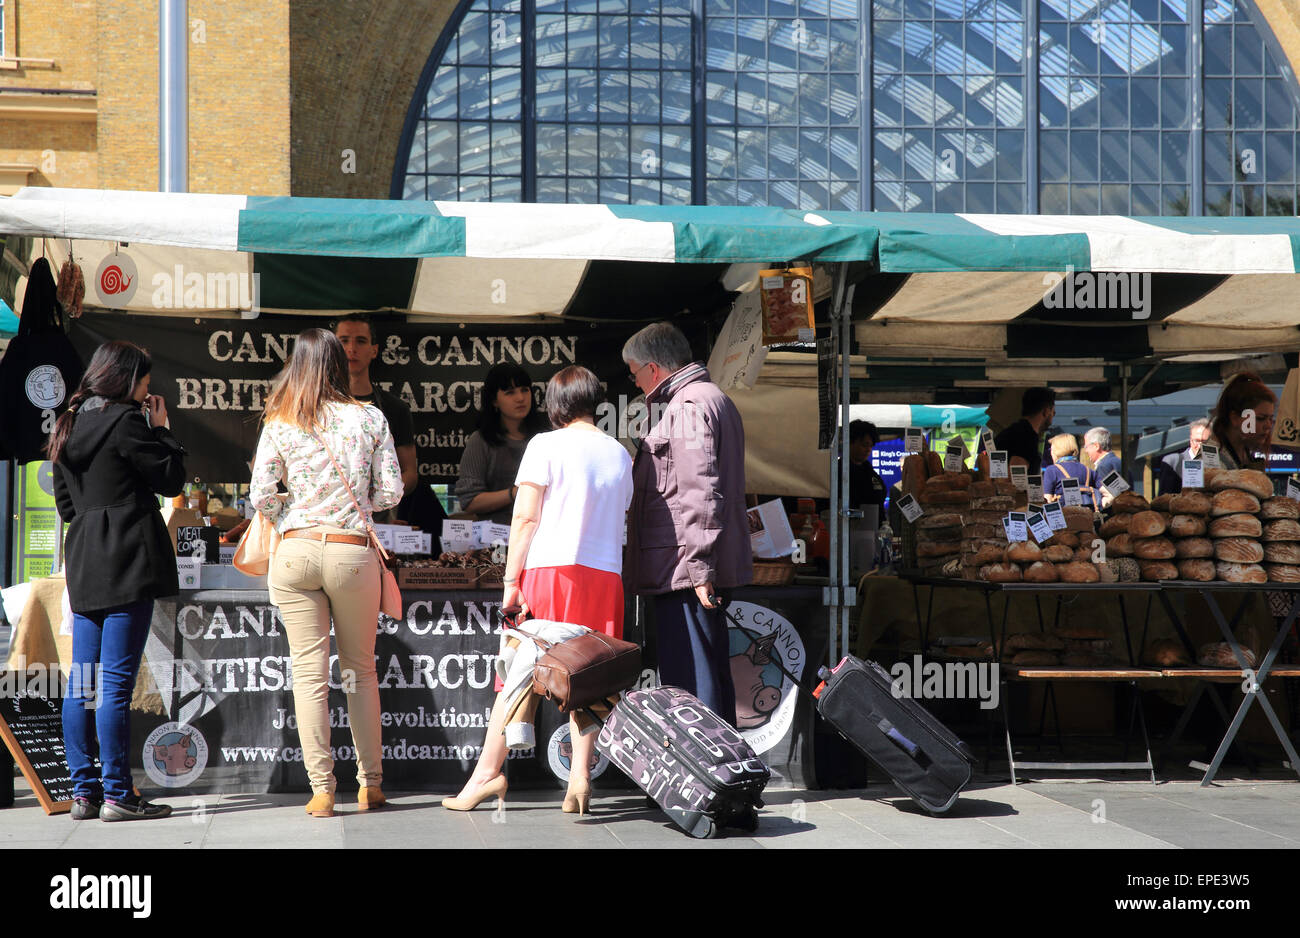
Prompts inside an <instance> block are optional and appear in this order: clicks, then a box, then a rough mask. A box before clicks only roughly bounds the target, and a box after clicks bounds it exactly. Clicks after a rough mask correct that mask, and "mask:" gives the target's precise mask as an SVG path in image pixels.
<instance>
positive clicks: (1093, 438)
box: [1083, 427, 1110, 452]
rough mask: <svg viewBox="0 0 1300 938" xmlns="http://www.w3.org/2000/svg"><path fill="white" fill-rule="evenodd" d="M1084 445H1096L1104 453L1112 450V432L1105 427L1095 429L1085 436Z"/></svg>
mask: <svg viewBox="0 0 1300 938" xmlns="http://www.w3.org/2000/svg"><path fill="white" fill-rule="evenodd" d="M1083 442H1084V444H1085V445H1086V444H1088V443H1096V444H1097V445H1098V446H1100V447H1101V448H1102V449H1103V450H1104V451H1107V452H1108V451H1109V450H1110V431H1109V430H1107V429H1106V428H1105V427H1093V428H1092V429H1091V430H1089V431H1088V432H1087V433H1085V434H1084V435H1083Z"/></svg>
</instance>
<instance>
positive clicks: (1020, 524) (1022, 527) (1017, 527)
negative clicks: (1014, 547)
mask: <svg viewBox="0 0 1300 938" xmlns="http://www.w3.org/2000/svg"><path fill="white" fill-rule="evenodd" d="M1002 526H1003V527H1004V528H1005V529H1006V532H1007V540H1008V541H1010V542H1011V543H1013V544H1014V543H1015V542H1016V541H1027V540H1029V525H1028V523H1027V520H1026V517H1025V513H1024V512H1023V511H1012V512H1008V514H1007V516H1006V517H1005V518H1003V519H1002Z"/></svg>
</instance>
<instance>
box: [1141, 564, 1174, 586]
mask: <svg viewBox="0 0 1300 938" xmlns="http://www.w3.org/2000/svg"><path fill="white" fill-rule="evenodd" d="M1138 569H1140V570H1141V571H1142V579H1144V580H1146V581H1148V582H1154V581H1156V580H1176V579H1178V568H1177V567H1175V566H1174V565H1173V564H1171V563H1170V562H1169V561H1167V560H1139V561H1138Z"/></svg>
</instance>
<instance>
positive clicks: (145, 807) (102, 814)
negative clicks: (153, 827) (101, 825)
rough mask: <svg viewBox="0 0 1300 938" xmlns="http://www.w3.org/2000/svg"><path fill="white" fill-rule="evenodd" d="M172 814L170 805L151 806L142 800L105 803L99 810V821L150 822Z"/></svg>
mask: <svg viewBox="0 0 1300 938" xmlns="http://www.w3.org/2000/svg"><path fill="white" fill-rule="evenodd" d="M171 813H172V809H171V805H166V804H151V803H150V802H148V801H145V800H144V799H143V798H141V799H139V800H138V801H135V802H129V801H117V802H113V801H105V802H104V806H103V807H102V808H100V809H99V819H100V820H101V821H150V820H153V819H154V818H163V817H167V816H168V815H169V814H171Z"/></svg>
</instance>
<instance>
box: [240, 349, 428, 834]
mask: <svg viewBox="0 0 1300 938" xmlns="http://www.w3.org/2000/svg"><path fill="white" fill-rule="evenodd" d="M263 420H264V421H265V423H264V425H263V428H262V435H261V437H260V438H259V439H258V441H257V456H256V458H255V460H254V463H253V477H252V480H251V481H250V482H249V487H248V497H249V501H250V502H252V504H253V505H254V507H256V508H257V510H258V511H260V512H261V513H262V514H264V515H265V516H266V517H267V518H268V519H269V520H270V521H271V522H273V523H274V524H275V528H276V530H277V531H279V532H280V535H281V536H282V537H283V538H284V540H282V541H281V542H280V546H279V547H278V548H277V549H276V551H275V556H274V557H273V558H272V559H271V568H270V571H269V572H268V575H267V585H268V587H269V589H270V593H271V602H273V603H275V605H276V606H277V607H279V609H280V617H281V618H282V619H283V620H284V631H285V634H286V635H287V636H288V639H289V653H290V655H291V656H292V664H293V707H294V714H295V715H296V717H297V719H298V737H299V739H300V740H301V741H302V750H303V751H302V755H303V765H304V766H305V767H306V769H307V779H308V781H309V782H310V783H311V789H312V798H311V801H309V802H308V803H307V813H308V814H310V815H311V816H312V817H333V816H334V783H335V780H334V759H333V757H332V756H331V754H330V721H329V676H330V622H331V620H332V621H333V623H334V637H335V641H336V643H337V645H338V660H339V673H340V674H344V675H350V676H351V678H352V679H351V680H350V681H344V683H343V690H344V693H345V694H346V695H347V702H348V720H349V723H350V725H351V728H352V740H353V742H354V743H355V745H356V751H357V784H358V785H360V786H361V789H360V791H359V792H357V807H358V809H359V810H362V811H366V810H370V809H372V808H381V807H383V806H384V804H385V799H384V793H383V790H382V788H381V783H382V781H383V764H382V750H381V748H380V731H379V719H380V710H379V682H378V679H377V677H376V675H375V626H376V623H377V622H378V620H379V597H380V589H381V585H380V569H379V563H380V561H379V555H378V554H377V553H376V552H375V551H374V550H373V549H372V548H371V546H370V541H369V539H368V538H367V537H366V529H367V524H368V523H369V519H367V518H365V517H363V516H362V515H359V514H358V513H357V506H356V504H354V503H353V500H352V495H351V494H349V491H348V489H349V488H350V489H351V491H352V493H355V495H356V498H357V502H358V503H359V504H360V506H361V509H362V511H364V512H367V513H370V512H374V511H383V510H384V509H386V508H391V507H393V506H394V505H396V504H397V503H398V502H399V501H401V498H402V474H401V467H400V464H399V463H398V461H397V452H396V450H395V449H394V447H393V436H392V434H391V433H390V432H389V429H388V422H387V421H386V420H385V419H384V415H383V414H382V413H381V412H380V411H379V408H377V407H375V406H374V405H373V404H362V403H360V402H359V401H357V400H356V399H355V398H353V397H352V396H351V395H350V394H349V393H348V359H347V355H346V353H345V352H344V351H343V345H342V343H341V342H340V341H339V339H338V338H336V337H335V336H334V335H333V333H330V332H326V331H325V330H324V329H308V330H307V331H305V332H303V333H301V334H300V335H299V336H298V340H297V342H296V343H295V345H294V348H293V354H292V355H290V356H289V361H288V362H287V363H286V364H285V366H284V370H283V371H281V372H280V374H279V375H278V376H276V378H275V381H274V383H273V384H272V385H271V393H270V396H269V397H268V398H267V401H266V412H265V414H264V416H263ZM331 454H332V455H331ZM336 462H337V467H336V465H335V463H336ZM340 470H341V472H342V475H340ZM281 482H283V483H284V485H285V487H286V488H287V489H288V494H287V495H281V494H279V493H278V485H279V483H281Z"/></svg>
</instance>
